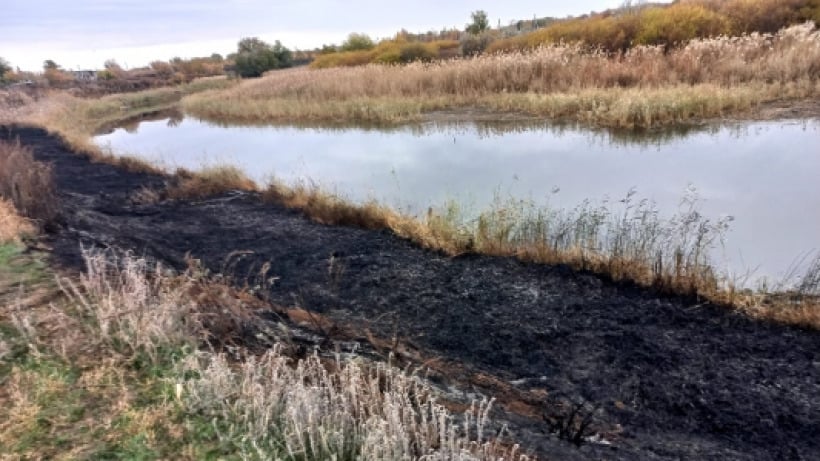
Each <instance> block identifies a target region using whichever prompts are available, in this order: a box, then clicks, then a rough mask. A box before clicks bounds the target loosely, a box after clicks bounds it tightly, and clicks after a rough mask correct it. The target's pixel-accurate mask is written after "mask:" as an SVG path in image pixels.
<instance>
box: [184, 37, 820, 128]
mask: <svg viewBox="0 0 820 461" xmlns="http://www.w3.org/2000/svg"><path fill="white" fill-rule="evenodd" d="M818 62H820V32H818V31H817V30H816V29H815V27H814V25H813V24H810V23H807V24H805V25H801V26H795V27H791V28H788V29H784V30H782V31H780V32H778V33H777V34H774V35H772V34H752V35H747V36H742V37H733V38H729V37H720V38H715V39H702V40H695V41H692V42H690V43H689V44H688V45H686V46H685V47H683V48H680V49H675V50H672V51H670V52H665V51H664V49H663V48H662V47H656V46H654V47H653V46H642V47H636V48H633V49H630V50H629V51H627V52H625V53H616V54H611V53H607V52H604V51H600V50H598V51H594V50H593V51H589V50H588V49H587V48H585V47H583V46H581V45H554V46H546V47H540V48H537V49H535V50H531V51H522V52H513V53H504V54H495V55H487V56H481V57H477V58H466V59H455V60H451V61H444V62H437V63H413V64H409V65H406V66H381V65H370V66H363V67H355V68H340V69H325V70H308V69H295V70H288V71H281V72H273V73H270V74H269V75H267V76H266V77H264V78H262V79H259V80H254V81H248V82H244V83H242V84H241V85H239V86H236V87H233V88H230V89H227V90H222V91H209V92H204V93H200V94H197V95H192V96H190V97H187V98H185V99H184V100H183V105H184V107H185V109H186V110H188V111H190V112H192V113H194V114H195V115H198V116H202V117H206V118H211V119H216V120H228V121H231V120H235V121H245V122H252V121H256V122H285V121H299V120H314V121H318V120H324V121H337V122H345V121H347V122H350V121H370V122H380V123H396V122H401V121H407V120H414V119H418V118H420V117H421V116H422V115H423V114H424V113H425V112H430V111H435V110H442V109H453V108H465V107H473V108H483V109H486V110H491V111H504V112H525V113H530V114H535V115H543V116H549V117H561V118H570V119H580V120H584V121H590V122H593V123H600V124H604V125H611V126H655V125H660V124H666V123H675V122H680V121H686V120H691V119H699V118H704V117H716V116H720V115H723V114H726V113H735V112H742V111H744V110H748V109H749V108H752V107H754V106H756V105H757V104H760V103H762V102H766V101H771V100H777V99H789V98H800V97H809V96H813V95H816V94H818V81H819V80H820V65H818V64H817V63H818ZM624 100H626V101H630V102H629V104H630V105H631V106H633V107H632V108H631V109H630V110H631V111H634V112H642V113H643V115H642V116H636V117H627V118H624V117H623V115H622V113H623V109H621V108H620V106H622V105H623V104H624V103H623V101H624Z"/></svg>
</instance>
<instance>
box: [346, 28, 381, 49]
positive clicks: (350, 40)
mask: <svg viewBox="0 0 820 461" xmlns="http://www.w3.org/2000/svg"><path fill="white" fill-rule="evenodd" d="M375 46H376V44H375V43H373V39H371V38H370V37H369V36H367V34H357V33H355V32H354V33H352V34H350V35H348V36H347V40H345V41H344V42H342V46H341V51H360V50H370V49H373V47H375Z"/></svg>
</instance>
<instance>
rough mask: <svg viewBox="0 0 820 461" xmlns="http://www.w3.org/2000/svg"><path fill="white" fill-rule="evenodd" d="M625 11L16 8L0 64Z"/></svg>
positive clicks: (196, 0) (108, 3)
mask: <svg viewBox="0 0 820 461" xmlns="http://www.w3.org/2000/svg"><path fill="white" fill-rule="evenodd" d="M620 2H621V0H576V1H574V2H560V4H557V3H559V2H549V3H547V4H545V3H544V2H541V1H536V0H526V1H518V2H507V3H505V4H503V5H499V4H498V3H496V2H488V1H482V0H479V1H478V2H476V1H467V0H450V1H447V2H442V1H440V0H435V1H434V0H418V1H416V2H413V3H411V4H408V3H404V4H397V3H394V2H385V1H383V0H348V1H346V2H338V1H330V0H303V1H298V2H283V1H269V0H267V1H266V0H75V1H66V0H27V1H13V2H8V3H11V4H10V5H4V6H3V14H2V15H0V31H2V34H0V56H3V57H5V58H7V59H9V60H10V61H12V62H13V63H14V64H16V65H20V66H22V67H24V68H30V69H32V70H33V69H38V68H39V67H40V63H42V61H43V60H44V59H54V60H56V61H57V62H61V60H62V61H71V62H67V65H68V66H72V67H73V66H74V65H75V64H76V65H82V66H83V67H85V66H88V65H92V63H91V62H88V57H89V56H90V55H91V54H93V52H94V50H98V51H99V50H103V51H104V52H106V53H111V52H121V51H122V52H127V51H125V50H132V51H133V50H137V49H143V50H147V49H150V48H152V47H158V49H163V47H164V48H169V47H175V46H176V47H177V48H178V45H190V44H195V43H200V44H207V43H211V42H219V43H223V42H227V41H231V42H236V41H237V40H238V39H239V38H241V37H248V36H260V37H265V38H266V39H269V40H273V39H275V38H278V39H280V40H282V42H283V43H285V44H286V45H287V46H290V47H300V48H308V47H315V46H318V45H321V43H328V42H339V41H341V40H343V39H344V37H345V36H346V35H347V33H348V32H353V31H356V32H365V33H368V34H371V35H373V36H375V37H385V36H388V35H391V34H392V33H394V32H395V31H398V30H399V29H401V28H406V29H407V30H410V31H413V32H419V31H426V30H430V29H442V28H445V27H463V26H464V24H465V23H466V22H467V20H468V17H469V13H470V12H471V11H473V10H477V9H484V10H486V11H488V12H489V13H490V18H491V19H492V21H493V23H494V22H495V21H497V20H499V19H500V20H501V22H502V23H505V24H506V23H508V22H509V21H510V20H513V19H521V18H530V17H532V16H533V14H537V15H538V16H548V15H549V16H565V15H567V14H580V13H585V12H588V11H590V10H592V9H598V10H600V9H605V8H611V7H616V6H618V4H619V3H620ZM317 38H319V39H320V40H317ZM195 48H196V51H195V52H194V51H191V52H190V53H178V52H175V53H174V54H180V55H198V54H202V51H201V47H195ZM169 49H170V48H169ZM175 50H176V48H175ZM213 51H218V52H226V51H229V50H224V49H218V50H213ZM206 54H210V53H206ZM81 55H82V56H85V57H84V58H83V60H82V62H79V61H76V62H75V60H76V59H78V58H77V57H78V56H81ZM108 57H112V56H108ZM114 57H116V56H114ZM163 57H164V56H158V57H157V58H163ZM104 59H106V58H104ZM104 59H103V60H104ZM100 62H101V61H100ZM140 64H144V63H140ZM97 65H99V64H97ZM135 65H136V63H135Z"/></svg>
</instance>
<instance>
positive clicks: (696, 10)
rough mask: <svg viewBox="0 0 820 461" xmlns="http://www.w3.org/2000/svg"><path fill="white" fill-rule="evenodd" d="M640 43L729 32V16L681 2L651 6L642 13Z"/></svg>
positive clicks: (665, 42)
mask: <svg viewBox="0 0 820 461" xmlns="http://www.w3.org/2000/svg"><path fill="white" fill-rule="evenodd" d="M641 16H642V17H641V19H642V20H641V31H640V32H639V33H638V36H637V37H636V39H635V41H636V43H637V44H640V45H664V46H666V47H667V48H668V47H671V46H672V45H676V44H681V43H685V42H688V41H689V40H692V39H694V38H699V37H701V38H706V37H715V36H718V35H723V34H729V33H730V31H731V28H730V22H729V20H728V19H727V18H726V17H725V16H723V15H721V14H719V13H716V12H714V11H710V10H707V9H706V8H704V7H702V6H700V5H688V4H677V5H673V6H670V7H668V8H648V9H646V10H645V11H644V12H643V14H642V15H641Z"/></svg>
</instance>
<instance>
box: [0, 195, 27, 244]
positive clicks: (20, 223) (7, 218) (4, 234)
mask: <svg viewBox="0 0 820 461" xmlns="http://www.w3.org/2000/svg"><path fill="white" fill-rule="evenodd" d="M33 233H34V226H33V225H32V224H31V221H29V220H27V219H25V218H23V217H22V216H20V215H18V214H17V210H16V209H15V208H14V204H13V203H12V202H10V201H8V200H6V199H3V198H0V245H3V244H7V243H19V241H20V239H21V238H22V237H23V236H26V235H31V234H33Z"/></svg>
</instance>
